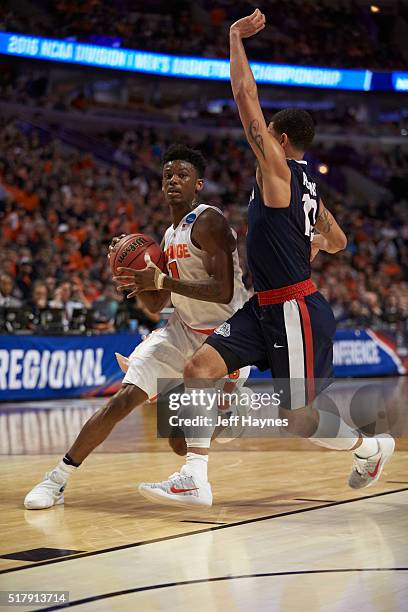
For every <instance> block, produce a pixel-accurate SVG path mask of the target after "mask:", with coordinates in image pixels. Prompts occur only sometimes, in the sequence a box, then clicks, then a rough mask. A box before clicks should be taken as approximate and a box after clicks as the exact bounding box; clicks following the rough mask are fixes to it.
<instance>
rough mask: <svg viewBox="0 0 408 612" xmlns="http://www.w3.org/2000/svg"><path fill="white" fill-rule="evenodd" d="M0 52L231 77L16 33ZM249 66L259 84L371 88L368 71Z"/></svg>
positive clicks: (220, 66)
mask: <svg viewBox="0 0 408 612" xmlns="http://www.w3.org/2000/svg"><path fill="white" fill-rule="evenodd" d="M0 54H3V55H13V56H17V57H26V58H32V59H39V60H46V61H53V62H69V63H71V64H80V65H85V66H96V67H98V68H109V69H110V70H128V71H131V72H144V73H149V74H158V75H163V76H172V77H182V78H194V79H213V80H223V81H228V80H229V78H230V72H229V61H228V60H222V59H212V58H203V57H190V56H177V55H167V54H161V53H151V52H148V51H137V50H133V49H122V48H113V47H108V46H102V45H89V44H84V43H78V42H71V41H66V40H57V39H54V38H43V37H41V36H28V35H25V34H15V33H12V32H0ZM251 68H252V70H253V72H254V75H255V79H256V80H257V81H258V82H259V83H269V84H275V85H291V86H301V87H320V88H330V89H348V90H356V91H369V90H370V89H371V79H372V72H371V71H370V70H346V69H343V68H320V67H314V66H291V65H284V64H269V63H259V62H253V63H251Z"/></svg>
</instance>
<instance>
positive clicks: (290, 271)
mask: <svg viewBox="0 0 408 612" xmlns="http://www.w3.org/2000/svg"><path fill="white" fill-rule="evenodd" d="M287 163H288V166H289V168H290V172H291V182H290V187H291V196H290V204H289V206H288V207H287V208H268V207H267V206H265V204H264V202H263V199H262V194H261V192H260V189H259V187H258V185H257V184H256V183H255V187H254V190H253V192H252V195H251V199H250V201H249V207H248V235H247V255H248V266H249V269H250V271H251V274H252V277H253V282H254V288H255V291H268V290H269V289H279V288H280V287H286V286H288V285H294V284H295V283H299V282H301V281H304V280H306V279H308V278H310V242H311V240H312V238H313V228H314V225H315V223H316V217H317V215H318V208H319V201H320V198H319V191H318V187H317V185H316V182H315V180H314V179H313V178H312V177H311V176H310V175H309V173H308V170H307V163H306V162H303V161H300V162H297V161H294V160H287Z"/></svg>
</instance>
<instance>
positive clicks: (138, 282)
mask: <svg viewBox="0 0 408 612" xmlns="http://www.w3.org/2000/svg"><path fill="white" fill-rule="evenodd" d="M117 270H118V272H119V274H120V276H114V277H113V280H114V281H115V283H118V285H117V290H118V291H129V290H130V293H128V295H127V296H126V297H127V298H128V299H129V298H132V297H134V296H135V295H137V294H138V293H141V291H152V290H153V289H156V285H155V283H154V275H155V269H154V268H153V267H147V268H144V269H143V270H133V269H132V268H118V269H117Z"/></svg>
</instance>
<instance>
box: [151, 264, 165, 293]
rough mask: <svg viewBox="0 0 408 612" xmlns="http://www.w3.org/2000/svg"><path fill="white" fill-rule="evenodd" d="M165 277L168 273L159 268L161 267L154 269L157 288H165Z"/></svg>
mask: <svg viewBox="0 0 408 612" xmlns="http://www.w3.org/2000/svg"><path fill="white" fill-rule="evenodd" d="M165 278H166V275H165V274H164V273H163V272H162V271H161V270H159V268H156V270H155V271H154V286H155V287H156V289H163V284H164V279H165Z"/></svg>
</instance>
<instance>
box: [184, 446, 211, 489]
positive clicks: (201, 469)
mask: <svg viewBox="0 0 408 612" xmlns="http://www.w3.org/2000/svg"><path fill="white" fill-rule="evenodd" d="M186 466H187V467H188V471H189V472H190V474H191V475H192V476H195V477H196V478H197V479H198V480H200V481H201V482H207V481H208V475H207V468H208V455H198V454H196V453H191V452H188V453H187V457H186Z"/></svg>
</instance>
